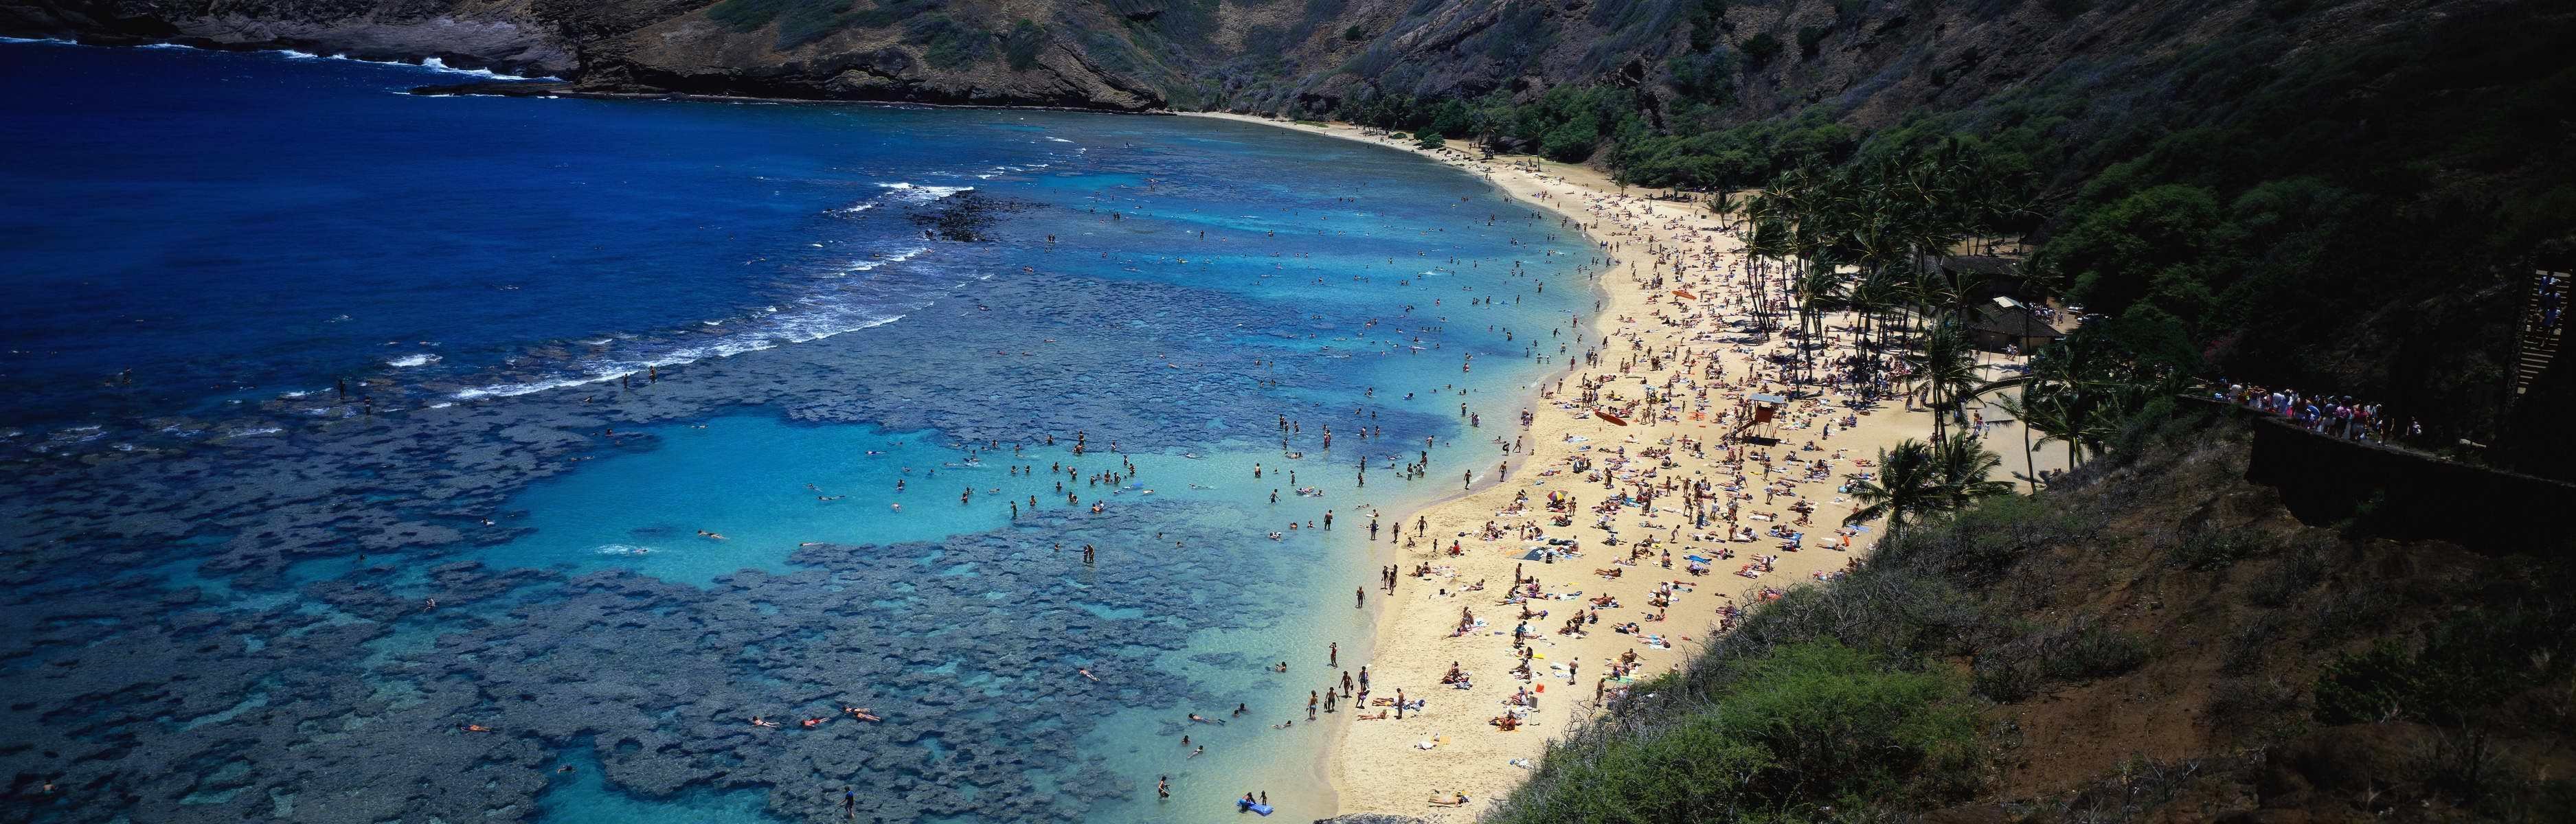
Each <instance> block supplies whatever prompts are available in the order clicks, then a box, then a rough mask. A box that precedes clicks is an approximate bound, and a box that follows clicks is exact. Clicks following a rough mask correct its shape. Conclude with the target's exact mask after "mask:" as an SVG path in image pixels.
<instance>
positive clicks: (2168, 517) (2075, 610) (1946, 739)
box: [1486, 421, 2576, 822]
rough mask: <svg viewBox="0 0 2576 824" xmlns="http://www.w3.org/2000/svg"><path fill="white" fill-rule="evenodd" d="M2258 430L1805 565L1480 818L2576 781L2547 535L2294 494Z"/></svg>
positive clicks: (2359, 800) (2078, 816) (2121, 810)
mask: <svg viewBox="0 0 2576 824" xmlns="http://www.w3.org/2000/svg"><path fill="white" fill-rule="evenodd" d="M2296 437H2306V436H2296ZM2247 440H2248V436H2247V433H2246V432H2245V431H2244V425H2243V424H2241V423H2231V422H2205V421H2204V422H2195V423H2188V424H2174V425H2171V428H2170V429H2169V430H2168V431H2167V432H2165V433H2164V434H2163V435H2162V436H2161V437H2160V438H2159V439H2157V440H2154V441H2151V442H2150V444H2149V445H2147V446H2145V447H2144V448H2141V449H2138V450H2136V451H2135V452H2134V453H2132V457H2131V458H2129V459H2126V460H2119V461H2103V462H2099V463H2098V464H2096V465H2093V466H2088V467H2087V468H2086V469H2084V470H2083V471H2082V472H2081V473H2080V474H2079V477H2077V478H2075V479H2072V480H2071V481H2070V482H2069V483H2066V484H2062V485H2060V486H2059V487H2057V488H2053V489H2051V490H2048V491H2046V492H2044V493H2042V494H2041V495H2039V496H2036V497H2031V498H2005V499H1999V500H1996V501H1991V502H1989V503H1988V504H1987V505H1985V506H1983V507H1981V508H1979V509H1977V510H1973V511H1971V512H1969V513H1967V514H1966V515H1964V516H1962V517H1960V518H1959V519H1957V520H1955V521H1951V522H1948V523H1941V524H1936V525H1934V526H1932V527H1930V528H1927V529H1925V530H1923V531H1920V532H1918V533H1915V534H1912V535H1908V536H1905V537H1904V538H1903V539H1901V540H1898V541H1895V542H1893V543H1892V544H1891V545H1887V546H1885V547H1884V548H1883V549H1882V551H1881V554H1880V555H1879V556H1878V557H1876V558H1874V559H1873V560H1872V563H1871V565H1870V566H1869V567H1867V568H1866V569H1865V570H1864V571H1862V572H1860V573H1857V574H1854V575H1853V576H1851V577H1850V578H1848V579H1846V580H1844V581H1841V582H1839V583H1836V584H1833V585H1830V586H1820V587H1810V588H1803V589H1800V590H1796V591H1793V592H1792V593H1791V594H1790V595H1789V597H1787V598H1785V599H1783V600H1781V601H1777V602H1774V603H1771V604H1768V605H1765V606H1763V607H1762V608H1760V609H1757V610H1756V611H1755V612H1754V613H1753V615H1752V617H1750V618H1748V619H1747V620H1746V621H1745V623H1744V624H1743V625H1742V626H1741V628H1740V629H1738V630H1737V631H1736V632H1734V633H1732V634H1730V635H1728V636H1726V637H1725V638H1723V639H1721V640H1719V641H1717V642H1715V644H1714V645H1713V646H1712V647H1711V648H1710V649H1709V650H1708V651H1707V652H1706V653H1704V654H1703V655H1702V656H1701V657H1700V658H1699V659H1698V660H1697V661H1696V662H1694V664H1693V665H1692V667H1691V668H1690V669H1689V670H1688V671H1687V672H1685V673H1683V674H1682V675H1680V676H1679V677H1677V678H1667V679H1664V680H1660V681H1657V682H1654V683H1651V684H1649V685H1647V686H1646V687H1642V688H1640V690H1639V691H1640V692H1651V693H1652V696H1651V697H1646V698H1641V699H1638V700H1635V701H1632V702H1631V704H1630V705H1628V706H1627V707H1626V708H1625V709H1624V710H1621V711H1620V712H1618V713H1617V714H1616V715H1614V716H1613V717H1611V718H1609V719H1607V720H1605V721H1603V722H1601V723H1599V724H1596V725H1594V726H1593V727H1592V728H1591V729H1589V730H1587V731H1585V732H1584V733H1582V734H1579V735H1577V736H1576V737H1575V738H1574V741H1573V743H1571V744H1569V745H1567V746H1565V747H1564V748H1563V749H1561V750H1558V751H1556V752H1555V753H1553V754H1552V755H1551V756H1550V757H1549V759H1548V760H1547V761H1546V762H1544V763H1543V764H1542V765H1541V768H1540V769H1539V770H1538V772H1537V773H1536V776H1535V778H1534V780H1533V782H1532V783H1531V784H1530V785H1528V786H1527V787H1526V788H1525V789H1524V790H1523V791H1521V792H1519V793H1517V794H1515V795H1513V796H1512V797H1510V798H1507V799H1503V800H1502V801H1501V804H1500V806H1499V807H1498V808H1497V809H1496V810H1495V811H1494V812H1493V813H1491V814H1489V815H1488V816H1486V820H1491V821H1509V822H1561V821H1611V820H1627V821H1635V820H1645V821H1687V820H1735V819H1737V818H1743V819H1747V820H1773V818H1775V817H1776V818H1777V819H1778V820H1791V821H1795V820H1826V819H1831V820H1845V821H1865V820H1902V819H1908V818H1916V819H1924V820H1933V821H1945V822H1983V821H1998V822H2000V821H2029V822H2048V821H2242V822H2255V821H2372V820H2378V821H2386V820H2398V821H2466V820H2486V821H2537V820H2551V819H2553V818H2555V817H2557V816H2562V815H2563V814H2564V813H2565V811H2566V810H2568V809H2570V808H2571V806H2570V805H2571V804H2576V782H2571V781H2570V780H2569V779H2568V778H2567V776H2568V775H2569V769H2570V767H2571V766H2576V747H2571V745H2576V736H2571V733H2570V731H2571V730H2576V724H2571V721H2576V680H2571V675H2576V667H2571V666H2570V661H2569V658H2568V656H2569V655H2570V654H2571V653H2576V649H2571V648H2570V636H2569V635H2568V634H2567V633H2566V632H2565V630H2566V628H2567V627H2568V626H2569V625H2570V624H2571V622H2576V612H2571V607H2570V606H2569V604H2568V603H2567V601H2566V599H2565V597H2564V593H2565V592H2566V588H2567V586H2568V585H2569V584H2570V583H2576V577H2571V567H2570V565H2569V563H2568V559H2567V558H2565V557H2563V555H2562V554H2561V553H2560V550H2562V549H2563V547H2538V548H2535V549H2536V550H2538V551H2535V552H2533V553H2531V554H2525V555H2482V554H2478V553H2476V552H2472V551H2469V550H2467V549H2464V548H2462V547H2460V546H2458V545H2455V544H2451V543H2447V542H2441V541H2396V540H2390V539H2387V538H2383V537H2378V536H2375V535H2373V534H2371V533H2370V530H2368V529H2367V528H2366V527H2361V526H2356V525H2354V524H2352V523H2349V522H2347V523H2340V524H2312V523H2302V522H2300V521H2299V520H2298V519H2296V518H2295V517H2292V516H2291V515H2290V514H2289V512H2288V511H2287V510H2285V509H2284V508H2283V507H2282V505H2281V503H2280V497H2279V494H2278V492H2277V491H2276V490H2273V489H2271V488H2268V487H2264V486H2259V485H2255V484H2251V483H2248V482H2246V481H2245V480H2244V476H2245V473H2246V458H2245V455H2246V454H2247ZM1610 810H1626V811H1633V815H1632V816H1630V817H1620V816H1618V815H1610V816H1608V817H1604V815H1603V813H1604V812H1605V811H1610Z"/></svg>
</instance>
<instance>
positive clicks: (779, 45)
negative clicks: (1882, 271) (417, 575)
mask: <svg viewBox="0 0 2576 824" xmlns="http://www.w3.org/2000/svg"><path fill="white" fill-rule="evenodd" d="M2488 5H2499V4H2498V3H2460V2H2432V0H2353V1H2352V2H2344V3H2333V2H2326V1H2325V0H2316V1H2315V2H2307V1H2306V0H2181V1H2180V2H2167V3H2142V2H2120V1H2118V0H2029V1H2028V2H2023V1H2022V0H1980V1H1979V2H1960V3H1930V2H1897V1H1896V0H1771V1H1770V2H1735V3H1729V2H1724V0H1627V1H1625V2H1622V1H1619V0H1549V1H1548V2H1531V1H1530V0H1427V1H1425V2H1416V0H719V2H712V3H710V2H706V1H705V0H605V1H604V2H594V1H591V0H5V1H0V34H10V35H16V36H48V37H73V38H79V39H82V40H84V41H90V42H111V43H114V42H142V41H163V40H167V41H179V42H187V43H193V44H198V45H207V46H217V47H238V48H271V47H283V48H296V49H302V50H306V51H319V52H326V53H328V52H345V53H349V54H351V55H352V56H358V57H369V58H379V59H383V58H410V59H419V58H423V57H439V58H441V59H443V60H446V61H447V62H448V63H450V64H451V65H465V66H483V67H491V68H496V69H500V70H504V71H510V72H515V73H523V74H524V73H533V74H547V75H555V76H560V77H564V78H566V79H567V80H568V81H570V82H571V83H573V84H575V85H576V87H578V88H580V89H582V90H587V91H610V92H661V91H677V92H691V93H706V94H737V95H751V96H771V97H797V98H815V99H844V100H902V101H919V102H937V103H987V104H1018V105H1055V106H1079V107H1090V108H1104V109H1117V110H1141V109H1153V108H1166V107H1169V108H1193V109H1195V108H1228V109H1235V110H1241V111H1262V112H1276V113H1291V114H1304V113H1317V112H1329V111H1331V110H1332V109H1333V108H1334V107H1335V105H1336V104H1338V103H1339V102H1341V101H1342V100H1345V99H1347V98H1349V97H1351V96H1354V95H1366V94H1373V93H1401V94H1417V95H1433V96H1479V95H1483V94H1486V93H1489V92H1493V91H1496V90H1501V91H1504V92H1506V93H1522V94H1526V93H1533V92H1535V91H1539V90H1543V89H1545V88H1549V87H1552V86H1556V85H1566V84H1579V85H1598V84H1612V85H1628V86H1637V87H1643V88H1645V89H1647V90H1649V91H1651V92H1656V93H1658V95H1661V96H1666V97H1669V96H1673V95H1672V92H1673V91H1674V90H1675V89H1676V88H1678V87H1684V86H1690V85H1693V84H1720V85H1723V86H1724V89H1723V90H1722V91H1721V92H1720V93H1719V94H1718V95H1717V96H1720V97H1723V98H1725V99H1727V100H1729V101H1730V102H1731V103H1732V104H1733V105H1734V106H1735V107H1736V113H1737V114H1738V116H1740V117H1743V118H1747V119H1752V118H1760V117H1765V116H1770V115H1774V114H1778V113H1781V112H1786V111H1793V110H1796V109H1799V108H1802V107H1805V106H1808V105H1811V104H1817V103H1828V104H1832V105H1833V107H1834V108H1835V109H1836V110H1837V111H1838V113H1839V115H1840V116H1842V117H1844V118H1846V119H1849V120H1851V121H1854V122H1855V124H1856V125H1862V126H1877V125H1885V124H1888V123H1892V122H1894V121H1895V120H1897V119H1898V118H1899V117H1901V116H1902V115H1904V114H1905V113H1906V112H1909V111H1914V110H1917V109H1922V108H1926V107H1932V108H1944V107H1958V106H1963V105H1968V104H1971V103H1973V102H1975V101H1978V100H1981V99H1984V98H1986V97H1988V96H1990V95H1992V94H1994V93H1996V92H1998V91H2002V90H2007V89H2011V88H2015V87H2018V86H2021V85H2025V84H2029V83H2032V82H2034V81H2037V80H2040V79H2043V78H2049V77H2060V78H2064V77H2076V78H2082V79H2085V80H2086V81H2087V82H2088V84H2092V85H2100V86H2102V87H2104V88H2106V89H2111V90H2114V93H2116V94H2120V95H2133V96H2135V95H2155V94H2158V93H2160V91H2163V90H2164V88H2163V85H2164V84H2163V83H2162V81H2164V80H2166V79H2169V78H2168V76H2167V74H2166V73H2165V72H2161V71H2159V72H2156V73H2155V74H2154V75H2153V76H2138V75H2139V74H2140V73H2139V72H2138V71H2137V68H2138V67H2139V66H2143V65H2147V64H2148V63H2150V62H2151V61H2154V60H2155V59H2157V58H2159V57H2161V56H2170V55H2171V54H2173V53H2175V52H2176V51H2177V50H2179V49H2182V48H2183V47H2185V46H2186V45H2188V44H2193V43H2199V42H2205V41H2208V40H2211V39H2214V38H2224V37H2227V36H2228V34H2229V32H2231V31H2234V30H2236V29H2239V28H2242V27H2244V26H2246V25H2248V24H2249V23H2250V22H2253V21H2256V20H2260V19H2264V18H2281V17H2284V16H2303V17H2305V18H2307V20H2306V21H2303V23H2302V25H2301V26H2300V27H2299V31H2300V35H2299V38H2300V39H2299V41H2298V42H2294V43H2290V44H2288V46H2287V48H2285V49H2283V50H2281V52H2280V53H2279V55H2278V56H2279V57H2281V58H2283V59H2287V58H2289V57H2292V56H2294V55H2296V54H2298V53H2300V52H2301V51H2302V50H2305V49H2313V48H2318V47H2325V46H2330V45H2332V44H2334V43H2337V42H2341V41H2346V40H2352V39H2359V38H2369V37H2374V36H2379V34H2380V33H2382V32H2383V31H2384V30H2386V29H2389V28H2392V27H2404V26H2407V25H2410V24H2412V23H2415V22H2418V21H2420V20H2422V19H2424V18H2425V17H2427V16H2435V15H2443V14H2448V13H2452V11H2453V10H2456V9H2461V8H2466V7H2476V6H2488ZM2311 7H2314V8H2311ZM1711 61H1717V62H1722V63H1723V64H1724V66H1725V67H1726V69H1727V70H1726V71H1725V72H1723V73H1722V74H1723V76H1722V77H1718V78H1714V79H1712V78H1708V77H1704V76H1702V75H1705V74H1707V72H1706V65H1707V64H1708V63H1710V62H1711ZM1695 91H1696V92H1699V93H1701V96H1707V95H1706V94H1705V92H1706V90H1695ZM1650 99H1652V96H1650Z"/></svg>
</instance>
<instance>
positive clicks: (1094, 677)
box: [1073, 667, 1100, 681]
mask: <svg viewBox="0 0 2576 824" xmlns="http://www.w3.org/2000/svg"><path fill="white" fill-rule="evenodd" d="M1073 671H1074V672H1079V673H1082V677H1084V678H1089V679H1091V680H1094V681H1098V680H1100V676H1097V675H1093V674H1091V670H1090V668H1088V667H1075V668H1074V670H1073Z"/></svg>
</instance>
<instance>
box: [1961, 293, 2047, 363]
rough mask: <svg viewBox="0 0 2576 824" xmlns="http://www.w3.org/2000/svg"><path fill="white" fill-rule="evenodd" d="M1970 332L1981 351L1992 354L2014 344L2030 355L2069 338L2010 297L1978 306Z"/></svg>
mask: <svg viewBox="0 0 2576 824" xmlns="http://www.w3.org/2000/svg"><path fill="white" fill-rule="evenodd" d="M1968 333H1969V335H1970V337H1972V338H1973V339H1974V340H1975V342H1976V346H1977V348H1979V349H1984V350H1986V351H1988V352H2001V351H2004V347H2005V346H2006V345H2010V346H2015V347H2019V348H2020V349H2021V351H2023V352H2025V353H2027V352H2030V351H2032V350H2035V349H2038V348H2039V347H2041V346H2045V345H2047V344H2049V343H2050V342H2052V341H2057V340H2063V339H2065V337H2066V333H2064V332H2059V331H2057V327H2054V326H2050V325H2048V322H2047V321H2044V320H2040V319H2039V315H2037V314H2035V313H2032V312H2031V311H2030V307H2028V306H2024V305H2022V303H2021V301H2017V300H2013V299H2012V298H2008V297H1997V298H1995V299H1994V301H1993V302H1992V303H1984V304H1978V306H1977V311H1976V315H1975V317H1973V318H1970V319H1969V321H1968Z"/></svg>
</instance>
